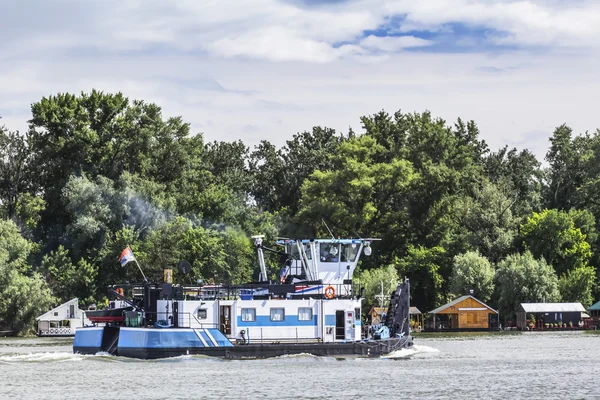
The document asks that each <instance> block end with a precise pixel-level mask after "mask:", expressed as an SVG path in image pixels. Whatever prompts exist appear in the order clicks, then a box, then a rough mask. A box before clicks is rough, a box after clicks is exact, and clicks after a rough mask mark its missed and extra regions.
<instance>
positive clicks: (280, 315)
mask: <svg viewBox="0 0 600 400" xmlns="http://www.w3.org/2000/svg"><path fill="white" fill-rule="evenodd" d="M283 320H285V309H283V308H271V321H283Z"/></svg>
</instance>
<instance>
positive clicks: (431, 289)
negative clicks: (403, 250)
mask: <svg viewBox="0 0 600 400" xmlns="http://www.w3.org/2000/svg"><path fill="white" fill-rule="evenodd" d="M443 256H444V249H443V248H441V247H434V248H431V249H428V248H425V247H410V248H409V249H408V254H407V255H406V257H404V258H403V259H402V260H400V262H399V264H398V275H399V276H400V277H406V278H409V280H410V286H411V303H412V304H414V305H415V306H416V307H418V308H419V309H421V310H433V309H434V308H436V307H438V306H440V305H442V304H443V303H444V302H445V301H446V299H447V296H446V293H445V283H446V282H445V279H444V277H443V276H442V275H441V274H440V260H442V259H443Z"/></svg>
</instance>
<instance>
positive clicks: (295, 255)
mask: <svg viewBox="0 0 600 400" xmlns="http://www.w3.org/2000/svg"><path fill="white" fill-rule="evenodd" d="M301 246H302V248H303V249H304V253H306V258H308V259H309V260H312V254H311V252H310V245H308V244H302V245H301ZM289 253H290V254H291V256H292V259H293V260H300V259H301V258H302V256H301V254H300V253H299V252H298V246H296V243H294V244H291V245H289Z"/></svg>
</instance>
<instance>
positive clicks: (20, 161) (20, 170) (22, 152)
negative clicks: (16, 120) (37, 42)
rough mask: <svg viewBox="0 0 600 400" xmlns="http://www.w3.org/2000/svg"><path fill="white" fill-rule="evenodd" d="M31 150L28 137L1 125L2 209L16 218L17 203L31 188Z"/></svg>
mask: <svg viewBox="0 0 600 400" xmlns="http://www.w3.org/2000/svg"><path fill="white" fill-rule="evenodd" d="M30 164H31V152H30V149H29V145H28V142H27V138H26V137H25V136H23V135H20V134H19V132H9V131H6V130H5V128H4V127H2V126H0V211H2V210H3V211H4V216H5V217H6V218H8V219H14V218H15V217H16V216H17V204H18V203H19V200H20V199H21V197H22V196H23V194H24V193H27V191H28V190H31V176H32V174H31V171H30V168H31V165H30Z"/></svg>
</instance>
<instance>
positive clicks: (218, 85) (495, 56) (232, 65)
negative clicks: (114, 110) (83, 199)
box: [0, 0, 600, 157]
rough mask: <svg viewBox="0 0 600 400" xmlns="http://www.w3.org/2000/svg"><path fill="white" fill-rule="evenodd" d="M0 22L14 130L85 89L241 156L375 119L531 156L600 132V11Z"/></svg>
mask: <svg viewBox="0 0 600 400" xmlns="http://www.w3.org/2000/svg"><path fill="white" fill-rule="evenodd" d="M0 15H3V24H2V25H1V26H0V35H1V37H2V41H1V42H0V43H2V44H1V45H0V46H2V49H1V50H2V51H0V88H1V89H2V90H0V115H2V116H3V118H2V120H1V121H2V123H3V124H5V125H7V126H8V127H9V128H11V129H19V130H25V129H26V121H27V119H28V118H29V116H30V114H29V107H30V104H31V103H32V102H35V101H37V100H39V99H40V98H41V97H42V96H46V95H50V94H55V93H58V92H76V93H78V92H81V91H89V90H91V89H92V88H96V89H100V90H105V91H109V92H116V91H122V92H123V93H124V94H125V95H127V96H129V97H130V98H136V99H143V100H146V101H152V102H156V103H157V104H159V105H160V106H162V107H163V110H164V113H165V115H167V116H171V115H181V116H182V117H183V118H184V120H186V121H189V122H190V123H191V124H192V129H193V131H194V132H202V133H203V134H204V136H205V137H206V139H207V140H238V139H242V140H243V141H244V142H246V143H247V144H248V145H254V144H257V143H258V142H259V141H260V140H263V139H266V140H270V141H271V142H273V143H275V144H276V145H282V144H284V142H285V140H286V139H289V138H291V137H292V135H293V134H294V133H296V132H298V131H302V130H309V129H310V128H311V127H312V126H313V125H323V126H329V127H332V128H335V129H337V130H340V131H344V132H345V131H347V130H348V128H349V127H352V128H353V129H355V130H356V131H360V121H359V117H360V116H362V115H367V114H372V113H376V112H378V111H379V110H381V109H385V110H387V111H388V112H390V113H393V112H394V111H396V110H398V109H401V110H403V111H405V112H412V111H424V110H426V109H428V110H430V111H431V112H432V113H433V114H434V115H436V116H439V117H442V118H445V119H446V120H448V121H449V122H452V121H454V120H456V118H458V117H462V118H463V119H474V120H475V121H476V122H477V123H478V124H479V126H480V129H481V132H482V136H483V138H484V139H486V140H487V141H488V142H489V143H490V145H491V146H492V147H493V148H498V147H500V146H503V145H505V144H508V145H509V146H518V147H520V148H522V147H529V148H530V149H532V150H533V151H534V152H535V153H536V154H537V155H538V156H539V157H543V155H544V153H545V151H546V149H547V146H548V141H547V139H548V136H549V135H550V134H551V133H552V130H553V128H554V127H555V126H557V125H559V124H562V123H565V122H566V123H568V124H570V125H571V126H572V127H573V128H574V129H575V130H576V131H578V132H583V131H585V130H594V129H596V128H597V127H599V126H600V123H599V121H598V119H597V118H596V116H595V114H596V108H597V106H596V101H597V100H596V94H597V93H598V92H599V91H600V90H599V89H600V79H599V78H600V72H598V70H599V68H597V66H598V65H600V64H599V63H598V61H600V60H599V57H598V55H599V50H600V49H599V47H600V4H599V2H597V1H587V0H574V1H569V2H567V1H559V0H520V1H513V0H452V1H447V0H422V1H414V0H412V1H407V0H333V1H331V0H330V1H324V0H320V1H319V0H244V1H241V0H238V1H231V0H204V1H194V0H179V1H167V0H146V1H139V0H136V1H117V0H105V1H99V0H98V1H89V2H81V1H77V0H56V1H53V2H48V1H45V0H30V1H18V0H7V1H4V2H2V4H1V5H0Z"/></svg>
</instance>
